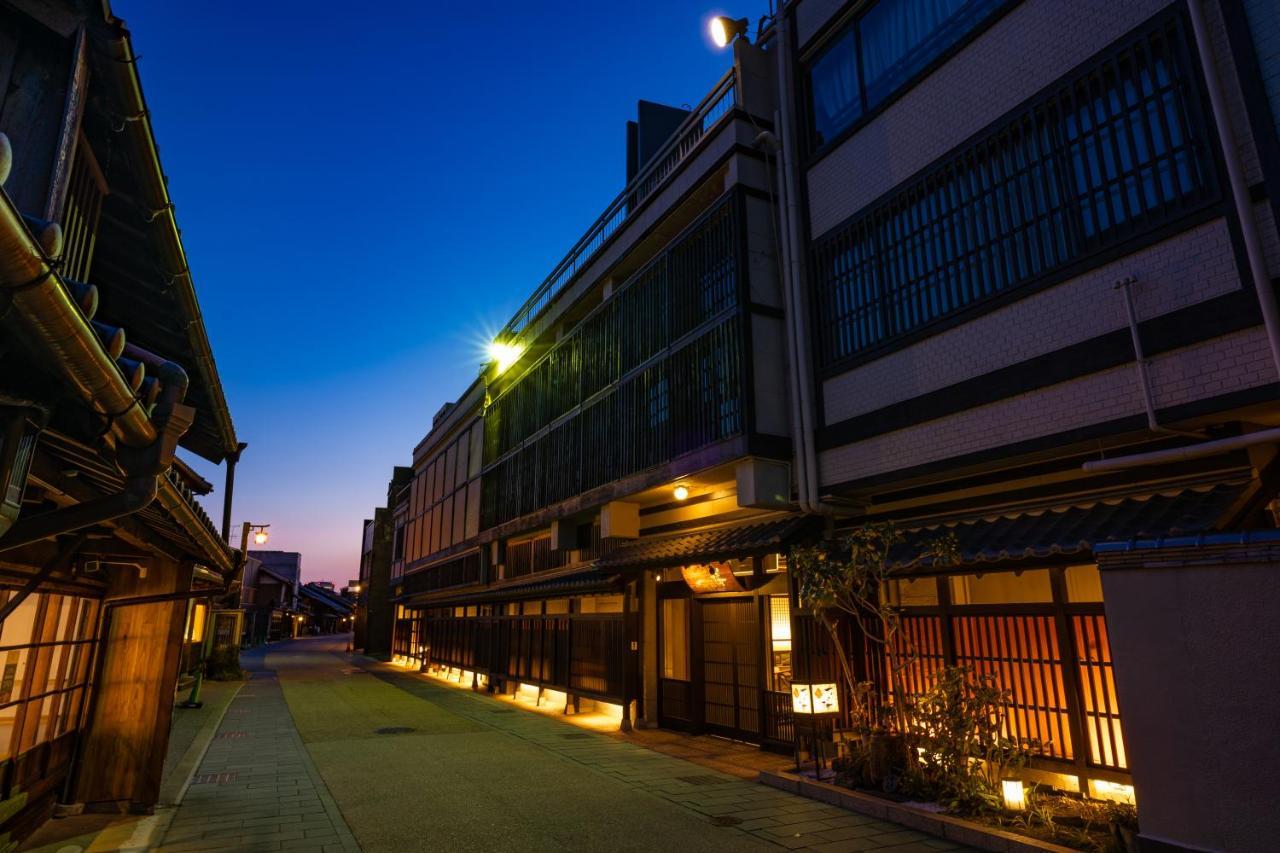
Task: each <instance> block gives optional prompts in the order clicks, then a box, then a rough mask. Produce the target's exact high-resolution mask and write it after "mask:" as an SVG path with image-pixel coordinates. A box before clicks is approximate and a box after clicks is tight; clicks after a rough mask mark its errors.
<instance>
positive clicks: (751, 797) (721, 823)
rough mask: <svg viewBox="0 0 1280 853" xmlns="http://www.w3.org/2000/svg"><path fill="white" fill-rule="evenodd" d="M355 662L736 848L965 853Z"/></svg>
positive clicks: (637, 747) (462, 690)
mask: <svg viewBox="0 0 1280 853" xmlns="http://www.w3.org/2000/svg"><path fill="white" fill-rule="evenodd" d="M360 664H361V666H363V667H365V668H368V669H370V670H371V671H373V672H375V673H376V674H377V675H378V676H379V677H380V678H382V679H384V680H386V681H388V682H389V683H391V684H394V685H395V686H397V687H399V688H400V689H402V690H406V691H408V692H411V693H413V694H414V695H416V696H419V697H420V698H422V699H424V700H426V701H429V702H432V703H433V704H436V705H438V706H440V707H442V708H445V709H447V710H449V711H452V712H453V713H455V714H457V715H459V716H462V717H466V718H469V719H472V720H475V721H477V722H480V723H482V724H483V725H485V726H487V727H490V728H493V729H497V730H499V731H502V732H504V733H506V734H508V735H510V736H511V737H513V738H518V739H520V740H522V741H525V742H528V743H531V744H534V745H536V746H538V747H539V748H541V749H543V750H546V751H547V752H549V753H553V754H554V756H556V757H560V758H565V759H569V760H571V761H573V762H575V763H577V764H579V765H582V766H583V767H586V768H590V769H591V770H592V771H594V772H596V773H599V774H601V775H602V776H603V777H607V778H609V779H614V780H618V781H621V782H624V783H625V784H626V785H628V786H630V788H631V789H632V790H633V791H634V792H636V793H637V794H640V795H649V796H652V797H655V798H657V799H659V800H664V801H666V803H669V804H672V805H676V806H679V807H680V808H682V809H684V810H688V811H690V812H694V813H696V814H697V815H699V816H701V817H702V819H703V820H705V821H707V822H709V823H711V824H712V825H714V826H717V827H722V828H724V829H725V830H726V831H728V832H729V833H732V834H736V835H737V836H738V838H739V839H740V841H739V845H740V844H741V842H744V841H746V840H747V837H750V838H751V839H752V840H759V841H765V842H769V843H771V844H775V845H779V846H781V847H784V848H788V849H791V850H811V851H823V853H847V851H881V850H884V851H895V853H928V851H941V850H965V849H967V848H964V847H962V846H960V845H957V844H955V843H954V842H950V841H945V840H943V839H939V838H935V837H933V836H930V835H926V834H924V833H920V832H916V831H914V830H911V829H907V828H905V827H902V826H900V825H898V824H894V823H889V822H886V821H882V820H877V819H875V818H871V817H867V816H865V815H860V814H855V813H853V812H849V811H846V810H844V809H841V808H837V807H835V806H831V805H827V804H825V803H820V802H816V801H814V800H810V799H808V798H806V797H800V796H797V795H795V794H790V793H787V792H785V791H779V790H776V789H774V788H769V787H766V786H764V785H761V784H760V783H758V782H754V781H748V780H744V779H742V778H739V777H738V776H735V775H730V774H727V773H723V772H717V771H714V770H710V769H708V768H707V767H705V766H699V765H697V764H692V763H690V762H688V761H685V760H684V759H681V758H675V757H672V756H670V755H665V754H662V753H659V752H656V751H654V750H651V749H647V748H645V747H644V746H640V745H637V744H635V743H629V742H626V741H623V740H619V739H618V738H614V737H610V736H608V735H603V734H598V733H595V732H587V731H582V730H580V729H577V728H576V727H574V726H572V725H569V724H568V723H566V722H562V721H560V720H558V719H554V718H548V717H546V716H543V715H541V714H535V713H529V712H524V711H520V710H516V709H513V708H512V707H511V706H510V704H509V703H505V702H500V701H498V700H495V699H493V698H491V697H488V696H485V695H483V694H477V693H473V692H471V691H469V690H467V689H465V688H459V687H457V686H448V685H445V684H441V683H440V682H438V681H436V680H434V679H429V678H427V677H425V676H421V675H417V674H414V673H407V672H405V671H404V670H403V669H401V668H399V667H394V666H391V665H386V664H378V663H376V662H372V661H368V660H367V659H366V660H362V661H361V662H360ZM548 757H549V758H550V757H551V756H548ZM655 805H656V804H655ZM654 811H655V815H654V816H655V819H660V815H661V814H662V811H663V810H662V809H659V808H655V810H654ZM739 845H734V849H741V847H740V846H739ZM654 849H660V848H657V847H655V848H654Z"/></svg>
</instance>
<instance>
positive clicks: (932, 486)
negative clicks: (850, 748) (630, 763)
mask: <svg viewBox="0 0 1280 853" xmlns="http://www.w3.org/2000/svg"><path fill="white" fill-rule="evenodd" d="M1275 21H1276V18H1275V16H1274V14H1273V13H1271V11H1270V7H1269V6H1268V5H1267V4H1258V3H1253V2H1252V0H1174V2H1170V1H1169V0H1126V2H1121V3H1119V4H1117V3H1114V2H1106V3H1103V2H1079V3H1072V4H1067V5H1064V4H1062V3H1058V2H1054V0H968V2H955V3H930V4H920V3H915V2H911V0H848V2H840V0H794V2H788V3H783V4H781V9H780V10H779V14H778V16H777V17H776V19H774V20H773V21H771V22H766V26H764V27H763V28H762V31H761V32H760V33H758V34H757V36H758V37H757V38H756V44H754V45H752V44H747V43H746V39H745V38H744V39H739V40H738V41H737V42H736V43H735V46H734V69H733V71H732V72H731V74H730V75H729V76H728V77H726V79H725V81H723V82H722V83H721V84H720V86H718V87H717V88H716V89H715V90H714V91H713V92H712V94H711V95H709V96H708V98H707V99H705V100H704V101H703V102H702V103H700V104H699V106H698V107H696V108H695V109H694V110H693V111H692V113H691V114H690V115H689V116H686V117H683V118H682V119H681V120H680V121H679V122H671V123H670V124H667V125H664V128H665V131H666V133H664V134H663V139H664V142H662V143H661V144H660V145H658V146H656V147H657V149H658V150H657V151H656V153H653V154H652V155H651V158H650V159H646V158H645V157H644V156H643V155H642V154H641V153H640V152H644V151H653V148H652V147H646V143H645V141H646V140H650V141H651V135H650V134H647V133H645V132H644V131H643V129H642V128H638V129H637V131H636V132H635V133H634V134H633V141H634V143H635V144H634V146H633V147H634V150H635V151H636V157H635V166H636V168H635V169H633V170H632V171H631V172H629V176H630V178H631V183H629V184H628V187H627V189H626V191H624V193H623V194H622V195H620V196H619V198H618V199H617V200H616V201H615V202H614V203H613V205H611V206H610V207H609V208H608V209H607V210H606V212H605V214H604V215H602V217H601V218H600V220H599V221H598V222H597V223H596V224H595V226H593V228H592V229H591V230H590V231H589V232H588V233H587V234H586V235H584V236H583V237H582V239H581V240H580V241H579V242H578V243H577V244H576V245H575V247H574V249H573V250H572V251H571V252H570V254H569V255H568V256H567V257H566V259H565V260H564V261H563V262H562V263H561V264H560V265H559V266H558V267H557V268H556V270H555V271H553V273H552V275H551V276H550V277H548V279H547V281H546V282H545V283H544V284H543V285H542V286H540V287H539V288H538V289H537V290H536V291H535V293H534V295H533V296H532V297H531V298H530V300H529V302H528V303H527V304H526V305H525V306H524V307H523V308H522V309H521V310H520V312H518V314H517V315H516V317H515V318H514V319H513V320H512V322H511V323H510V324H509V325H508V326H507V327H506V328H505V329H504V330H503V333H502V335H501V336H500V339H499V341H498V343H499V344H500V345H501V348H500V351H499V352H498V356H499V357H498V359H496V360H495V362H494V363H491V364H490V365H488V366H487V367H486V368H485V370H484V371H483V372H482V374H481V376H480V377H479V378H478V379H477V381H476V382H475V383H474V384H473V385H472V386H471V388H470V389H469V390H468V391H467V392H466V394H465V395H463V397H461V398H460V399H459V400H458V402H457V403H456V404H452V405H451V406H449V407H446V409H445V410H444V411H442V413H441V415H439V416H438V417H437V422H436V424H435V425H434V428H433V430H432V431H431V432H430V433H429V434H428V436H427V438H426V439H424V441H423V443H422V444H421V445H420V446H419V447H418V448H417V450H416V451H415V455H414V471H415V480H414V488H413V496H412V498H411V502H410V507H409V509H408V511H407V513H406V525H405V527H404V530H405V541H406V543H407V544H406V551H405V575H404V578H403V581H402V582H401V583H400V584H398V585H397V586H396V589H395V597H396V601H397V608H398V609H397V626H396V635H395V639H394V652H395V654H396V655H397V656H398V659H399V660H401V661H402V662H406V663H410V664H413V665H422V666H426V667H427V668H428V669H432V670H435V671H447V672H451V673H453V674H454V675H455V676H459V675H465V677H467V678H468V679H470V680H471V681H472V682H473V683H474V684H475V685H476V686H482V685H487V686H488V687H489V689H509V690H519V689H521V687H520V685H527V686H529V687H531V688H532V689H535V690H538V691H547V690H553V691H557V692H558V693H563V694H565V697H566V702H567V704H568V705H570V706H572V704H573V702H572V701H571V700H572V699H573V698H574V697H589V698H593V699H596V700H598V701H601V702H605V703H609V704H613V705H619V706H621V708H622V711H621V718H622V720H623V722H624V725H625V724H626V722H627V721H630V720H631V719H633V718H636V719H640V720H643V721H646V722H651V723H660V724H664V725H670V726H681V727H686V728H690V729H694V730H700V731H708V732H715V733H719V734H726V735H729V736H733V737H738V738H742V739H747V740H752V741H757V742H763V743H768V742H789V741H791V740H792V739H793V735H794V734H795V720H794V719H793V718H792V717H791V715H790V714H789V705H788V703H787V701H786V700H785V699H784V698H783V697H784V696H785V690H786V685H787V684H788V682H789V680H790V679H791V677H792V675H798V676H799V678H800V680H801V681H802V682H812V681H815V680H817V679H818V677H819V676H822V680H823V681H832V682H834V681H837V679H836V678H835V677H834V666H835V662H834V658H833V656H832V651H833V649H832V648H831V647H830V646H829V645H826V642H827V641H826V640H825V639H823V638H818V637H817V636H816V635H815V633H814V630H813V628H814V625H813V620H812V618H811V615H810V614H804V613H800V612H797V610H796V608H795V607H794V601H793V600H790V599H789V598H788V596H789V595H791V593H792V591H791V590H790V589H789V584H788V583H787V577H788V574H789V573H788V572H787V570H786V567H787V555H788V548H789V545H790V544H791V543H794V542H797V541H808V540H811V539H813V538H816V537H819V536H826V537H836V536H839V535H840V534H841V533H842V532H844V531H847V530H850V529H852V528H855V527H857V526H860V525H865V524H868V523H881V522H893V523H894V524H896V525H897V526H898V527H899V528H900V529H901V530H903V531H904V532H905V541H904V542H903V544H902V546H901V548H900V549H899V550H900V551H901V553H900V554H898V555H896V556H895V558H894V559H895V560H898V561H899V562H898V566H899V572H898V577H897V579H895V580H894V581H893V582H892V583H890V584H889V587H888V588H887V589H885V590H884V594H885V595H886V596H889V597H890V599H891V600H893V601H895V602H896V603H897V604H899V605H900V607H901V608H902V613H903V617H904V633H903V634H902V635H901V637H900V642H904V643H909V645H910V646H911V648H912V656H913V657H914V658H915V660H914V663H913V665H912V668H911V669H910V671H909V672H908V673H907V684H906V687H907V689H910V690H913V691H916V690H923V689H926V688H927V687H928V686H929V685H930V684H931V682H932V679H933V678H934V676H935V674H936V673H937V672H938V670H939V669H940V668H941V667H943V666H955V665H958V666H965V667H968V668H970V669H971V670H972V671H973V672H975V673H978V674H989V675H991V676H993V677H994V679H995V680H996V682H997V683H998V684H999V685H1000V686H1001V687H1002V688H1004V689H1006V690H1008V691H1009V701H1008V708H1007V712H1008V715H1007V718H1008V723H1007V726H1008V733H1009V734H1011V735H1015V736H1017V737H1020V738H1025V739H1028V740H1032V741H1034V742H1035V743H1036V755H1035V758H1034V760H1033V761H1032V766H1031V768H1030V769H1029V770H1028V776H1030V777H1031V778H1034V779H1037V780H1039V781H1044V782H1048V783H1050V784H1053V785H1056V786H1059V787H1062V788H1066V789H1077V790H1080V791H1082V792H1085V793H1090V794H1093V795H1095V796H1110V797H1132V796H1133V793H1134V792H1133V788H1132V787H1131V786H1132V785H1133V783H1135V782H1137V783H1138V788H1139V791H1138V797H1139V800H1141V797H1142V792H1141V787H1142V783H1141V781H1140V779H1139V777H1140V775H1141V774H1139V773H1137V772H1136V771H1135V768H1134V767H1133V766H1131V765H1132V760H1131V759H1132V756H1131V755H1130V750H1129V749H1128V748H1127V746H1126V738H1125V730H1124V725H1125V722H1126V717H1125V716H1124V712H1123V709H1124V708H1125V706H1126V699H1125V696H1124V695H1123V689H1122V688H1123V685H1124V684H1125V682H1126V679H1124V678H1118V677H1117V671H1118V670H1120V669H1122V668H1123V666H1124V662H1123V661H1121V660H1118V659H1117V657H1116V654H1115V647H1114V646H1113V642H1112V636H1113V632H1114V630H1115V628H1116V623H1117V621H1118V620H1131V619H1135V618H1138V617H1136V616H1135V615H1134V614H1133V613H1132V612H1129V611H1128V608H1129V607H1131V606H1132V602H1133V601H1134V600H1135V597H1134V596H1132V595H1131V594H1130V595H1127V596H1126V598H1125V601H1124V603H1118V602H1117V603H1112V602H1110V601H1109V600H1108V598H1107V595H1106V591H1107V588H1108V585H1107V584H1106V583H1104V577H1103V575H1102V574H1101V573H1100V570H1099V568H1098V564H1097V559H1096V552H1097V551H1098V549H1104V550H1105V548H1107V547H1114V546H1115V543H1118V542H1124V541H1128V540H1134V539H1152V540H1159V539H1160V537H1169V536H1207V537H1212V536H1215V535H1220V534H1223V533H1227V532H1232V533H1234V532H1239V531H1244V530H1248V529H1251V528H1259V527H1261V528H1272V527H1274V520H1273V518H1272V517H1271V515H1269V514H1268V511H1267V507H1268V505H1269V504H1270V503H1271V502H1272V501H1273V499H1274V498H1275V497H1276V493H1277V486H1278V481H1277V470H1278V469H1277V468H1276V463H1275V445H1276V443H1277V441H1278V440H1280V432H1277V431H1276V427H1277V425H1280V409H1277V407H1276V405H1275V398H1276V390H1277V388H1278V387H1280V382H1278V380H1280V375H1278V374H1280V311H1277V308H1276V298H1275V293H1274V284H1275V276H1276V274H1277V272H1278V271H1280V257H1278V256H1277V253H1276V251H1275V247H1276V246H1277V245H1280V231H1278V230H1277V222H1278V221H1280V215H1278V212H1280V204H1278V203H1277V201H1276V199H1277V198H1280V177H1278V176H1280V171H1278V167H1277V165H1276V164H1277V163H1280V144H1278V143H1277V127H1278V125H1277V123H1276V117H1275V114H1274V112H1273V108H1272V105H1273V104H1274V103H1280V101H1277V100H1276V92H1278V91H1280V85H1278V84H1277V82H1276V81H1277V80H1280V70H1278V69H1277V68H1276V63H1275V61H1274V57H1273V56H1272V54H1274V49H1273V48H1274V44H1275V38H1274V32H1275V26H1276V24H1275ZM748 35H749V34H748ZM651 106H652V105H651ZM645 114H646V111H645V110H642V120H641V123H642V124H643V121H644V119H643V116H644V115H645ZM647 114H649V115H652V114H653V112H652V111H649V112H648V113H647ZM657 114H658V115H660V116H662V118H663V120H664V121H670V118H671V117H670V116H669V115H667V114H664V113H661V111H660V110H659V111H658V113H657ZM677 124H678V126H676V128H675V130H674V131H671V127H672V126H675V125H677ZM508 362H509V363H508ZM782 463H786V465H785V467H783V464H782ZM677 487H678V490H677ZM940 533H951V534H953V535H954V537H955V538H956V540H957V542H958V544H959V550H960V555H959V562H958V563H956V564H951V565H947V566H941V565H933V564H929V563H925V564H918V562H917V561H916V560H915V559H914V557H915V556H916V555H917V554H918V553H919V550H920V548H921V547H922V543H924V542H926V541H927V540H929V539H931V538H934V537H936V536H937V535H938V534H940ZM1189 618H1190V617H1189ZM1130 636H1131V635H1130ZM793 642H794V643H795V649H794V650H793V649H792V644H793ZM843 642H844V643H845V644H846V645H847V646H848V650H849V651H850V652H852V657H853V659H854V660H855V661H856V667H857V669H858V673H857V674H858V675H859V677H861V678H870V679H873V680H876V679H877V676H878V675H882V673H883V671H884V667H885V666H886V663H885V661H884V660H883V650H882V649H879V648H876V647H874V646H868V644H867V643H866V642H865V639H864V638H862V637H859V636H857V635H856V634H855V633H852V632H846V636H845V637H844V638H843ZM1131 642H1132V640H1131ZM1222 653H1223V654H1227V653H1228V652H1227V651H1226V650H1223V651H1222ZM1232 653H1235V652H1232ZM878 680H880V681H883V679H882V678H881V679H878ZM1140 680H1141V679H1130V683H1138V682H1139V681H1140ZM842 704H843V706H844V707H846V708H847V707H848V706H849V703H848V702H845V703H842ZM1153 777H1158V774H1151V775H1149V776H1148V778H1149V779H1150V778H1153ZM1148 784H1149V785H1150V786H1151V787H1150V790H1151V791H1152V796H1157V794H1156V793H1155V792H1156V791H1157V790H1158V785H1159V783H1158V781H1155V782H1149V783H1148ZM1158 831H1159V830H1158V829H1157V830H1155V832H1156V833H1157V834H1158Z"/></svg>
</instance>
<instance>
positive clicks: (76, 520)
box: [0, 474, 158, 553]
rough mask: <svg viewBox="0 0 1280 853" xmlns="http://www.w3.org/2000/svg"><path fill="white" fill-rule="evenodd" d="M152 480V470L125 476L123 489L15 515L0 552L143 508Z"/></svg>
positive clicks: (154, 485) (150, 495)
mask: <svg viewBox="0 0 1280 853" xmlns="http://www.w3.org/2000/svg"><path fill="white" fill-rule="evenodd" d="M156 480H157V477H156V475H154V474H144V475H142V476H139V477H129V478H128V479H127V480H125V485H124V491H122V492H120V493H119V494H115V495H108V496H106V497H103V498H97V499H95V500H91V501H87V502H85V503H80V504H76V505H74V506H69V507H66V508H65V509H55V510H53V511H52V512H44V513H41V514H39V515H35V516H32V517H30V518H23V519H19V520H18V521H17V522H16V523H15V524H14V525H13V526H12V527H10V528H9V532H8V533H6V534H5V535H4V538H3V539H0V553H4V552H6V551H12V550H14V549H15V548H21V547H23V546H25V545H30V544H31V543H33V542H39V541H40V540H41V539H48V538H50V537H51V536H58V535H60V534H63V533H71V532H73V531H76V530H80V529H82V528H85V527H90V526H92V525H95V524H103V523H105V522H108V521H114V520H115V519H117V518H122V517H124V516H126V515H132V514H133V513H135V512H137V511H138V510H141V509H145V508H146V507H147V506H149V505H150V504H151V502H152V501H153V500H155V499H156V493H157V488H158V486H157V482H156Z"/></svg>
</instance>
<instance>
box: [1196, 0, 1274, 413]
mask: <svg viewBox="0 0 1280 853" xmlns="http://www.w3.org/2000/svg"><path fill="white" fill-rule="evenodd" d="M1204 2H1205V0H1190V2H1188V3H1187V10H1188V11H1189V13H1190V15H1191V30H1192V32H1193V34H1194V36H1195V40H1196V52H1197V53H1198V54H1199V56H1200V66H1201V69H1202V70H1203V72H1204V82H1205V87H1206V88H1207V89H1208V91H1209V104H1210V106H1211V107H1212V108H1213V118H1214V123H1215V124H1217V126H1218V137H1219V139H1220V140H1221V141H1222V159H1223V161H1224V163H1225V165H1226V167H1227V183H1228V184H1229V185H1230V187H1231V200H1232V202H1233V203H1234V204H1235V209H1236V217H1237V218H1238V219H1239V220H1240V232H1241V236H1242V237H1243V238H1244V249H1245V256H1246V257H1247V258H1248V261H1249V273H1250V275H1251V276H1252V278H1253V287H1254V290H1255V291H1257V294H1258V306H1259V307H1260V308H1261V309H1262V322H1263V326H1264V327H1265V328H1266V331H1267V345H1268V346H1269V347H1270V349H1271V361H1272V365H1273V366H1274V367H1275V369H1276V375H1277V377H1280V309H1277V307H1276V293H1275V288H1274V287H1273V286H1272V284H1271V275H1270V273H1268V271H1267V262H1266V256H1265V255H1264V254H1263V249H1262V238H1261V237H1260V236H1259V234H1258V222H1257V219H1256V218H1255V217H1254V215H1253V203H1252V202H1251V201H1250V200H1249V187H1248V184H1247V182H1246V181H1245V177H1244V166H1243V165H1242V164H1241V163H1240V149H1239V147H1238V146H1237V145H1236V134H1235V129H1234V128H1233V127H1232V125H1231V115H1230V113H1228V111H1227V105H1226V97H1225V96H1224V95H1223V88H1222V78H1221V76H1220V75H1219V74H1218V65H1217V63H1216V62H1215V61H1214V55H1213V44H1212V42H1211V41H1210V38H1209V27H1208V25H1207V24H1206V23H1205V19H1204ZM1255 434H1256V433H1255Z"/></svg>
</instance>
